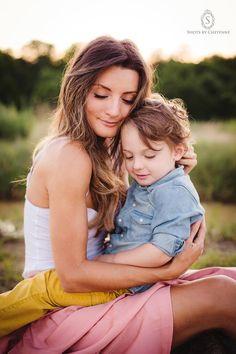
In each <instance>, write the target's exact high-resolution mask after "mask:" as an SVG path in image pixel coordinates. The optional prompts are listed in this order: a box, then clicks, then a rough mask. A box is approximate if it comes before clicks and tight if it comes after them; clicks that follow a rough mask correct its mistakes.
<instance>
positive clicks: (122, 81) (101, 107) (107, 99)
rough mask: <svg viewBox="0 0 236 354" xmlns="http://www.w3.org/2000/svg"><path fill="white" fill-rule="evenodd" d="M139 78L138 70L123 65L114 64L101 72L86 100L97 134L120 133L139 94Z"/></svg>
mask: <svg viewBox="0 0 236 354" xmlns="http://www.w3.org/2000/svg"><path fill="white" fill-rule="evenodd" d="M138 82H139V75H138V73H137V72H136V71H135V70H131V69H126V68H122V67H120V66H111V67H109V68H108V69H106V70H105V71H104V72H103V73H101V74H100V75H99V76H98V78H97V80H96V81H95V83H94V85H93V86H92V88H91V90H90V92H89V93H88V96H87V99H86V102H85V112H86V116H87V119H88V122H89V124H90V126H91V127H92V129H93V130H94V132H95V134H96V135H98V136H100V137H103V138H112V137H114V136H115V135H116V133H117V131H118V128H119V127H120V125H121V124H122V122H123V120H124V119H125V118H126V117H127V115H128V114H129V112H130V110H131V107H132V105H133V103H134V100H135V98H136V96H137V93H138Z"/></svg>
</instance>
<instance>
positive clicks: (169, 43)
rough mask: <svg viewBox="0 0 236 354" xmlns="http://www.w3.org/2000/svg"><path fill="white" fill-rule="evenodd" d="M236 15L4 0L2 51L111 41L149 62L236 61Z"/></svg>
mask: <svg viewBox="0 0 236 354" xmlns="http://www.w3.org/2000/svg"><path fill="white" fill-rule="evenodd" d="M205 10H210V11H211V18H210V20H211V21H212V19H214V20H213V22H214V23H213V26H212V28H211V29H209V30H208V29H206V28H204V27H203V25H202V22H201V17H202V15H203V13H204V11H205ZM235 13H236V1H235V0H0V49H2V50H5V49H12V50H13V51H14V53H15V54H16V55H17V54H19V49H20V48H21V47H22V46H23V45H25V44H27V43H29V42H30V41H31V40H33V39H36V40H40V41H43V42H47V43H51V44H53V45H54V46H55V48H56V52H57V53H58V55H59V54H62V53H63V51H64V50H66V49H68V48H69V47H70V46H71V45H72V44H73V43H81V42H82V43H86V42H88V41H90V40H92V39H94V38H96V37H98V36H100V35H111V36H113V37H115V38H118V39H123V38H130V39H132V40H133V41H134V42H135V43H136V44H137V45H138V47H139V49H140V51H141V53H142V54H143V56H144V57H145V59H149V58H150V57H151V56H152V55H153V53H154V52H155V53H156V55H158V56H161V57H169V56H174V57H178V58H179V59H182V60H185V61H198V60H200V59H201V58H202V57H206V56H210V55H213V54H219V55H222V56H225V57H227V56H234V55H236V21H235ZM204 21H208V23H209V20H207V19H206V18H204ZM204 23H206V22H204ZM211 24H212V22H211ZM203 31H205V33H204V32H203Z"/></svg>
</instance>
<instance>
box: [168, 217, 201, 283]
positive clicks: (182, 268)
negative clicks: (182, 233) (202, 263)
mask: <svg viewBox="0 0 236 354" xmlns="http://www.w3.org/2000/svg"><path fill="white" fill-rule="evenodd" d="M205 235H206V224H205V219H203V220H201V221H197V222H196V223H194V224H193V225H192V228H191V233H190V236H189V239H188V240H187V241H186V242H185V248H184V250H183V252H181V253H180V254H178V255H177V256H176V257H174V258H173V260H172V261H171V262H170V263H169V271H168V274H167V277H168V279H166V280H170V279H174V278H178V277H179V276H180V275H181V274H183V273H184V272H186V271H187V270H188V269H189V267H190V266H191V265H192V264H193V263H194V262H195V261H196V260H197V259H198V258H199V257H200V256H201V254H202V252H203V250H204V240H205ZM172 270H173V273H172ZM168 275H169V276H168Z"/></svg>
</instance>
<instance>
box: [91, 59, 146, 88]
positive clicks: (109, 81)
mask: <svg viewBox="0 0 236 354" xmlns="http://www.w3.org/2000/svg"><path fill="white" fill-rule="evenodd" d="M138 82H139V75H138V73H137V71H135V70H132V69H127V68H123V67H120V66H111V67H109V68H107V69H106V70H105V71H103V72H102V73H101V74H100V75H98V77H97V79H96V81H95V86H98V87H101V88H103V89H106V90H108V91H109V90H110V91H113V90H114V89H117V90H119V91H121V92H123V93H136V92H137V90H138Z"/></svg>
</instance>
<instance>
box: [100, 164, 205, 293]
mask: <svg viewBox="0 0 236 354" xmlns="http://www.w3.org/2000/svg"><path fill="white" fill-rule="evenodd" d="M203 215H204V209H203V207H202V206H201V204H200V200H199V196H198V193H197V191H196V189H195V187H194V185H193V184H192V182H191V180H190V178H189V176H188V175H186V174H185V173H184V170H183V167H177V168H176V169H174V170H173V171H171V172H170V173H168V174H167V175H166V176H164V177H163V178H161V179H159V180H158V181H156V182H154V183H153V184H151V185H150V186H145V187H143V186H140V185H139V184H138V183H137V182H135V181H134V182H133V183H132V184H131V186H130V188H129V190H128V193H127V198H126V202H125V204H124V206H123V207H122V208H121V209H120V211H119V213H118V214H117V216H116V220H115V226H116V228H115V231H114V233H112V234H111V235H110V241H109V243H108V245H107V248H106V250H105V253H106V254H114V253H118V252H122V251H127V250H129V249H133V248H135V247H138V246H140V245H143V244H145V243H150V244H152V245H154V246H156V247H158V248H159V249H160V250H161V251H163V252H164V253H166V254H167V255H168V256H170V257H174V256H176V255H177V254H178V253H179V252H181V251H182V250H183V247H184V241H185V240H186V239H187V238H188V237H189V235H190V227H191V224H192V223H194V222H195V221H197V220H199V219H201V218H202V216H203ZM150 286H151V285H142V286H138V287H133V288H131V289H130V290H131V291H132V292H141V291H144V290H146V289H148V288H149V287H150Z"/></svg>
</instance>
